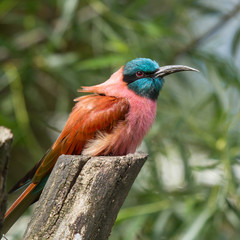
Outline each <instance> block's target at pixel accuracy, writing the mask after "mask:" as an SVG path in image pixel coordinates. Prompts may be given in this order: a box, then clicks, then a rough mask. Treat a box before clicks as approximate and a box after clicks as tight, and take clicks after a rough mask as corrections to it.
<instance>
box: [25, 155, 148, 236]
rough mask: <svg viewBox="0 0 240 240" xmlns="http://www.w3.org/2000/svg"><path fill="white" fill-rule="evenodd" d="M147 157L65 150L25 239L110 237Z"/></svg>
mask: <svg viewBox="0 0 240 240" xmlns="http://www.w3.org/2000/svg"><path fill="white" fill-rule="evenodd" d="M146 159H147V155H146V154H143V153H136V154H129V155H127V156H121V157H87V156H69V155H62V156H60V158H59V159H58V161H57V163H56V165H55V167H54V169H53V172H52V174H51V175H50V177H49V180H48V182H47V184H46V187H45V188H44V190H43V193H42V195H41V197H40V200H39V202H38V204H37V207H36V209H35V211H34V213H33V216H32V219H31V221H30V223H29V225H28V228H27V230H26V232H25V234H24V238H23V239H81V240H106V239H108V237H109V235H110V232H111V229H112V226H113V224H114V222H115V220H116V217H117V214H118V212H119V210H120V208H121V206H122V204H123V202H124V200H125V198H126V197H127V194H128V192H129V190H130V188H131V186H132V184H133V182H134V180H135V178H136V177H137V175H138V173H139V171H140V169H141V168H142V166H143V164H144V163H145V161H146Z"/></svg>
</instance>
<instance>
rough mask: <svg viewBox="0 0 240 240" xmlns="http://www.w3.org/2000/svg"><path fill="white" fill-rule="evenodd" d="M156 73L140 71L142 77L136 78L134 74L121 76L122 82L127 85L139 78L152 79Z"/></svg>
mask: <svg viewBox="0 0 240 240" xmlns="http://www.w3.org/2000/svg"><path fill="white" fill-rule="evenodd" d="M156 71H157V70H156ZM156 71H154V72H143V71H142V72H143V75H142V77H137V76H136V73H135V74H132V75H123V81H124V82H126V83H127V84H130V83H132V82H135V81H136V80H138V79H141V78H154V74H155V72H156Z"/></svg>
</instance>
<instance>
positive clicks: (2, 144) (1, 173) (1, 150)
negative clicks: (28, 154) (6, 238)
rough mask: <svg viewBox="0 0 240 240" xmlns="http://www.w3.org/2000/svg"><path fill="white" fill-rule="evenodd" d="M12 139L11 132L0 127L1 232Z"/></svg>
mask: <svg viewBox="0 0 240 240" xmlns="http://www.w3.org/2000/svg"><path fill="white" fill-rule="evenodd" d="M12 139H13V135H12V133H11V131H10V130H9V129H7V128H5V127H2V126H0V230H1V229H2V223H3V217H4V213H5V211H6V204H7V195H6V189H5V181H6V175H7V169H8V157H9V151H10V146H11V143H12Z"/></svg>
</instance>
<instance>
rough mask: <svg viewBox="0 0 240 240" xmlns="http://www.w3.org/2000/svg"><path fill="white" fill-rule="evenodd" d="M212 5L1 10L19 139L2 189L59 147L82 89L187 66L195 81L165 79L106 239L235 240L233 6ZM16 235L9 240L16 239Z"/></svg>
mask: <svg viewBox="0 0 240 240" xmlns="http://www.w3.org/2000/svg"><path fill="white" fill-rule="evenodd" d="M209 2H210V1H203V0H198V1H194V0H182V1H178V0H168V1H167V0H162V1H147V0H133V1H129V0H121V1H113V0H105V1H98V0H92V1H86V0H82V1H78V0H68V1H64V0H59V1H54V0H49V1H31V0H25V1H16V0H1V2H0V29H1V30H0V63H1V65H0V125H5V126H7V127H9V128H10V129H12V131H13V133H14V143H13V147H12V152H11V163H10V167H9V179H8V185H9V187H10V186H11V185H13V184H14V182H16V181H17V180H18V179H19V178H20V177H21V176H22V175H24V173H26V171H27V170H29V169H30V168H31V167H32V166H33V164H34V163H35V162H37V161H38V160H39V159H40V158H41V157H42V155H43V154H44V152H45V151H46V150H47V149H48V148H49V147H50V146H51V144H52V143H53V141H54V139H56V137H57V135H58V134H59V132H60V131H61V129H62V127H63V124H64V122H65V120H66V119H67V116H68V114H69V112H70V111H71V108H72V106H73V101H72V100H73V99H74V98H75V97H77V96H78V95H79V94H78V93H77V91H76V90H77V89H78V88H80V86H81V85H92V84H96V83H100V82H102V81H105V80H106V79H107V78H108V77H109V76H110V74H111V73H112V72H114V71H115V70H117V69H118V68H119V67H120V66H121V65H123V64H125V63H126V62H127V61H129V60H131V59H133V58H136V57H149V58H152V59H155V60H157V61H158V62H159V64H160V65H168V64H186V65H189V66H192V67H195V68H197V69H199V70H200V71H201V73H200V74H196V73H190V72H188V73H179V74H175V75H171V76H169V77H167V78H166V83H165V86H164V89H163V91H162V92H161V94H160V98H159V100H158V106H159V109H158V115H157V119H156V122H155V124H154V126H153V128H152V129H151V131H150V133H149V134H148V135H147V137H146V138H145V141H144V144H143V146H142V149H144V151H147V152H148V153H149V159H148V162H147V163H146V165H145V166H144V167H143V169H142V171H141V173H140V175H139V177H138V178H137V181H136V182H135V184H134V186H133V188H132V190H131V192H130V194H129V196H128V198H127V201H126V202H125V204H124V206H123V208H122V210H121V211H120V213H119V216H118V219H117V222H116V224H115V227H114V229H113V232H112V235H111V237H110V239H111V240H120V239H121V240H122V239H123V240H128V239H129V240H132V239H136V240H145V239H154V240H159V239H162V240H163V239H174V240H179V239H181V240H193V239H194V240H200V239H213V240H225V239H231V240H234V239H239V236H240V186H239V181H240V165H239V164H240V162H239V160H240V159H239V152H240V135H239V132H240V123H239V122H240V121H239V120H240V101H239V97H240V76H239V66H240V50H239V49H240V48H239V45H240V44H239V43H240V25H239V22H240V4H239V1H238V0H231V1H229V0H217V1H212V3H209ZM20 221H21V220H20ZM24 221H25V220H24ZM21 226H22V225H21ZM21 231H22V230H21ZM21 231H20V230H18V229H17V227H15V228H13V229H12V231H11V233H10V234H9V236H8V235H7V236H8V238H9V239H21Z"/></svg>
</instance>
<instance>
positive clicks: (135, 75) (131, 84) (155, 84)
mask: <svg viewBox="0 0 240 240" xmlns="http://www.w3.org/2000/svg"><path fill="white" fill-rule="evenodd" d="M180 71H198V70H196V69H194V68H190V67H187V66H182V65H170V66H164V67H159V65H158V63H157V62H156V61H153V60H151V59H149V58H136V59H134V60H132V61H130V62H128V63H127V64H126V65H125V66H124V69H123V81H124V82H126V83H127V86H128V88H129V89H131V90H132V91H134V92H135V93H136V94H138V95H140V96H142V97H146V98H149V99H152V100H156V99H157V97H158V95H159V92H160V90H161V89H162V86H163V83H164V79H163V77H164V76H167V75H169V74H171V73H175V72H180Z"/></svg>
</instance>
